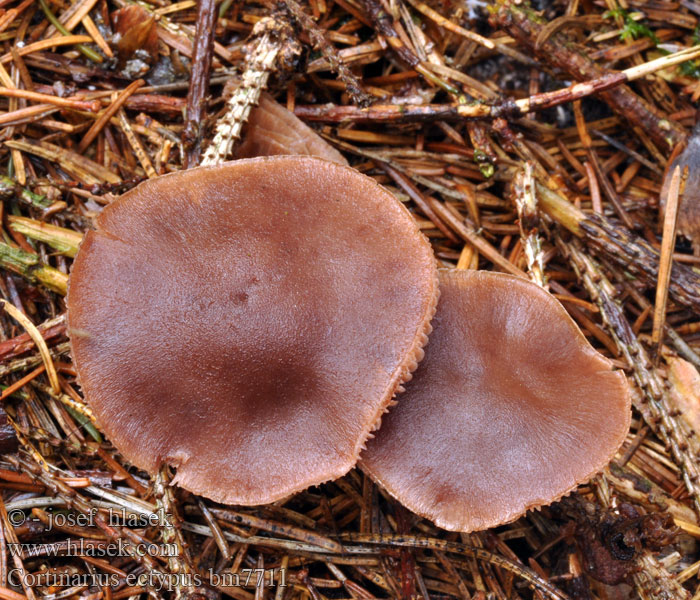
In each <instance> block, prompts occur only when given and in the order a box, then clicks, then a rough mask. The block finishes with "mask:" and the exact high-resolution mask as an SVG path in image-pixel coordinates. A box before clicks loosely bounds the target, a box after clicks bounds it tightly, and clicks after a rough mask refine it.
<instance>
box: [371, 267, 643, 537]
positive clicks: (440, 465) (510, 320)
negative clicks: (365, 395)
mask: <svg viewBox="0 0 700 600" xmlns="http://www.w3.org/2000/svg"><path fill="white" fill-rule="evenodd" d="M440 292H441V295H440V300H439V302H438V309H437V312H436V315H435V318H434V319H433V322H432V324H433V332H432V334H431V335H430V341H429V343H428V345H427V347H426V352H425V358H424V359H423V361H422V362H421V363H420V365H419V366H418V369H417V371H416V372H415V373H414V376H413V379H412V380H411V381H410V382H409V383H408V384H407V385H406V391H405V392H404V393H403V394H402V395H401V396H400V397H399V402H398V405H397V406H396V407H395V408H393V409H392V410H391V411H390V412H389V414H388V415H386V416H385V417H384V419H383V420H382V427H381V429H380V430H379V431H378V432H377V434H376V437H375V438H374V439H373V440H370V442H369V443H368V444H367V449H366V451H365V452H364V453H363V454H362V456H361V463H360V464H361V467H362V468H363V469H364V470H365V471H366V472H367V473H369V474H370V475H371V476H372V478H374V479H375V480H376V481H377V482H379V483H380V484H381V485H382V486H384V488H386V490H387V491H388V492H389V493H390V494H391V495H393V496H394V497H395V498H396V499H397V500H399V502H401V503H402V504H404V505H405V506H406V507H407V508H409V509H410V510H412V511H413V512H415V513H418V514H419V515H422V516H425V517H427V518H429V519H431V520H432V521H434V522H435V523H436V524H437V525H439V526H440V527H443V528H445V529H450V530H456V531H474V530H479V529H486V528H488V527H494V526H496V525H500V524H503V523H507V522H509V521H512V520H514V519H516V518H518V517H519V516H521V515H522V514H523V513H524V512H525V511H527V510H528V509H531V508H535V507H539V506H543V505H545V504H549V503H551V502H553V501H554V500H557V499H558V498H560V497H561V496H562V495H564V494H566V493H568V492H570V491H571V490H572V489H573V488H575V487H576V486H577V485H578V484H580V483H582V482H583V481H585V480H587V479H589V478H590V477H591V476H593V475H594V474H595V473H596V472H598V471H599V470H600V469H601V468H602V467H603V466H605V464H606V463H607V462H608V461H609V460H610V459H611V458H612V457H613V455H614V454H615V452H616V450H617V449H618V447H619V446H620V445H621V444H622V442H623V440H624V438H625V435H626V433H627V430H628V427H629V422H630V393H629V387H628V385H627V381H626V379H625V377H624V375H623V373H622V372H620V371H617V372H616V371H613V370H612V364H611V362H610V361H609V360H608V359H607V358H605V357H603V356H602V355H601V354H599V353H598V352H596V350H594V349H593V348H592V347H591V346H590V345H589V344H588V342H587V341H586V339H585V338H584V336H583V335H582V334H581V332H580V331H579V329H578V327H577V326H576V325H575V324H574V322H573V321H572V320H571V318H570V317H569V315H568V314H567V313H566V311H565V310H564V308H563V307H562V306H561V304H559V303H558V302H557V301H556V300H555V299H554V298H553V297H552V296H551V295H549V294H548V293H547V292H545V291H544V290H543V289H542V288H540V287H538V286H536V285H534V284H533V283H530V282H528V281H526V280H524V279H520V278H517V277H513V276H510V275H504V274H500V273H491V272H483V271H479V272H474V271H441V272H440Z"/></svg>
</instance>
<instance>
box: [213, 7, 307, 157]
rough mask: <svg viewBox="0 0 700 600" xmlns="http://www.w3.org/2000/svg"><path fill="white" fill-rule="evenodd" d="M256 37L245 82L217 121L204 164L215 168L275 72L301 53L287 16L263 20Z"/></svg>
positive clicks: (256, 31)
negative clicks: (282, 64)
mask: <svg viewBox="0 0 700 600" xmlns="http://www.w3.org/2000/svg"><path fill="white" fill-rule="evenodd" d="M253 36H254V37H255V38H256V41H255V42H254V47H253V49H252V50H251V53H250V57H249V59H248V62H247V66H246V70H245V72H244V73H243V77H242V79H241V83H240V85H239V86H238V88H237V89H236V91H235V92H234V93H233V95H232V96H231V97H230V98H229V99H228V101H227V102H226V114H225V115H224V116H223V117H221V119H219V121H218V122H217V125H216V133H215V135H214V139H213V140H212V141H211V143H210V144H209V147H208V148H207V149H206V151H205V152H204V157H203V158H202V162H201V164H202V165H215V164H218V163H220V162H223V161H225V160H226V158H227V157H228V156H229V154H231V149H232V148H233V144H234V143H235V141H236V140H237V139H239V138H240V136H241V130H242V129H243V125H244V124H245V122H246V120H247V119H248V115H249V114H250V109H251V108H252V107H253V106H254V105H255V104H257V102H258V100H259V99H260V94H261V92H262V91H263V90H264V89H265V87H266V86H267V81H268V79H269V78H270V74H271V73H272V71H273V70H274V69H275V68H276V67H278V65H279V64H280V63H284V62H287V63H289V62H291V61H292V59H293V57H294V56H296V55H297V54H298V53H299V46H298V42H297V41H296V40H295V37H294V30H293V28H292V25H291V23H290V20H289V18H288V17H287V16H286V15H285V14H284V13H281V12H278V13H275V14H273V15H272V16H270V17H265V18H263V19H261V20H260V21H259V22H258V23H257V24H256V25H255V28H254V29H253Z"/></svg>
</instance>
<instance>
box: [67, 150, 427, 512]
mask: <svg viewBox="0 0 700 600" xmlns="http://www.w3.org/2000/svg"><path fill="white" fill-rule="evenodd" d="M437 287H438V283H437V274H436V266H435V259H434V257H433V254H432V250H431V248H430V245H429V243H428V241H427V240H426V238H425V237H424V236H423V235H422V234H421V233H420V232H419V231H418V229H417V227H416V225H415V224H414V222H413V220H412V218H411V216H410V214H409V212H408V211H407V210H406V209H405V208H404V207H403V205H401V204H400V203H399V202H398V201H397V200H396V199H395V198H394V197H393V196H392V195H391V194H389V193H388V192H387V191H385V190H384V189H383V188H381V187H380V186H378V185H377V184H376V183H375V182H374V181H373V180H372V179H370V178H369V177H366V176H364V175H361V174H360V173H358V172H357V171H354V170H352V169H350V168H348V167H341V166H339V165H336V164H333V163H330V162H327V161H323V160H319V159H316V158H310V157H303V156H295V157H291V156H286V157H273V158H259V159H251V160H239V161H234V162H230V163H226V164H223V165H219V166H215V167H202V168H198V169H193V170H190V171H186V172H181V173H177V174H172V175H166V176H163V177H159V178H157V179H154V180H151V181H147V182H144V183H142V184H141V185H139V186H138V187H136V188H135V189H134V190H132V191H130V192H128V193H126V194H125V195H123V196H122V197H121V198H120V199H119V200H117V201H116V202H114V203H113V204H111V205H110V206H108V207H107V208H105V210H104V211H103V213H102V214H101V215H100V217H99V218H98V220H97V231H94V232H90V233H88V234H87V236H86V237H85V240H84V241H83V243H82V246H81V248H80V250H79V252H78V256H77V258H76V260H75V263H74V265H73V270H72V274H71V278H70V286H69V294H68V301H67V302H68V328H69V332H70V336H71V343H72V349H73V357H74V359H75V363H76V367H77V370H78V374H79V377H80V382H81V385H82V387H83V391H84V393H85V395H86V398H87V401H88V403H89V405H90V406H91V407H92V409H93V410H94V412H95V414H96V416H97V419H98V422H99V423H100V425H101V426H102V427H103V429H104V431H105V432H106V433H107V435H108V436H109V438H110V439H111V441H112V442H113V443H114V444H115V446H116V447H117V448H118V449H119V450H120V451H121V452H122V453H123V455H124V456H125V457H126V458H127V459H128V460H129V461H131V462H132V463H133V464H135V465H136V466H138V467H140V468H143V469H146V470H147V471H150V472H154V471H155V470H156V469H158V468H159V466H160V465H161V464H162V463H166V462H167V463H170V464H172V465H173V466H175V467H176V468H177V475H176V477H175V482H176V483H178V484H179V485H181V486H182V487H184V488H186V489H188V490H191V491H192V492H195V493H198V494H202V495H204V496H207V497H209V498H211V499H213V500H216V501H220V502H226V503H239V504H251V505H252V504H262V503H268V502H272V501H275V500H277V499H280V498H283V497H285V496H287V495H289V494H291V493H293V492H295V491H298V490H300V489H303V488H305V487H307V486H310V485H315V484H318V483H321V482H323V481H326V480H328V479H331V478H336V477H339V476H342V475H343V474H345V473H346V472H347V471H348V470H349V469H350V468H351V467H352V466H353V465H354V464H355V462H356V460H357V457H358V454H359V452H360V449H361V448H362V447H363V444H364V442H365V440H366V438H367V437H368V435H369V432H370V431H371V429H372V428H373V427H374V426H375V425H376V424H377V423H378V420H379V418H380V417H381V415H382V413H383V412H384V411H385V410H386V408H387V406H388V404H389V402H390V400H391V398H392V396H393V395H394V392H395V391H396V390H397V388H398V387H399V386H400V384H401V383H402V382H404V381H405V380H406V379H407V378H409V377H410V371H412V370H413V369H414V368H415V367H416V362H417V361H418V360H420V358H421V357H422V354H423V353H422V350H421V346H422V345H423V344H424V343H425V341H426V332H427V331H429V329H430V325H429V322H430V320H431V318H432V316H433V314H434V311H435V303H436V297H437Z"/></svg>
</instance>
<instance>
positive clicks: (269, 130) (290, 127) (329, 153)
mask: <svg viewBox="0 0 700 600" xmlns="http://www.w3.org/2000/svg"><path fill="white" fill-rule="evenodd" d="M234 154H235V155H236V158H254V157H255V156H276V155H280V154H304V155H308V156H316V157H317V158H325V159H326V160H330V161H331V162H334V163H338V164H339V165H347V164H348V161H347V160H345V157H344V156H343V155H342V154H341V153H340V152H338V151H337V150H336V149H335V148H334V147H333V146H331V145H330V144H329V143H328V142H326V141H325V140H324V139H323V138H322V137H321V136H320V135H318V134H317V133H316V132H315V131H314V130H313V129H311V127H309V126H308V125H307V124H306V123H304V122H303V121H302V120H301V119H299V118H298V117H297V116H296V115H295V114H294V113H292V112H290V111H288V110H287V109H286V108H284V107H283V106H282V105H280V104H278V103H277V102H275V101H274V100H273V99H272V98H271V97H270V96H268V95H267V94H262V95H261V96H260V102H259V103H258V106H256V107H254V108H253V109H252V110H251V111H250V116H249V117H248V123H247V125H246V132H245V136H244V138H243V142H242V143H241V144H240V145H239V146H238V147H237V148H236V149H235V150H234Z"/></svg>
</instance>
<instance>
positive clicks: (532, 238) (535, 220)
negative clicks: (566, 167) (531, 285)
mask: <svg viewBox="0 0 700 600" xmlns="http://www.w3.org/2000/svg"><path fill="white" fill-rule="evenodd" d="M513 201H514V203H515V206H516V208H517V209H518V217H519V226H520V243H521V244H522V246H523V251H524V252H525V258H526V259H527V271H528V275H529V276H530V279H532V281H534V282H535V283H536V284H537V285H539V286H540V287H543V288H546V286H547V282H546V279H545V275H544V265H543V262H542V243H541V240H540V236H539V216H538V213H537V195H536V188H535V178H534V175H533V172H532V164H531V163H527V162H526V163H525V164H524V165H523V168H522V169H519V170H518V172H517V173H516V175H515V179H514V180H513Z"/></svg>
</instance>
